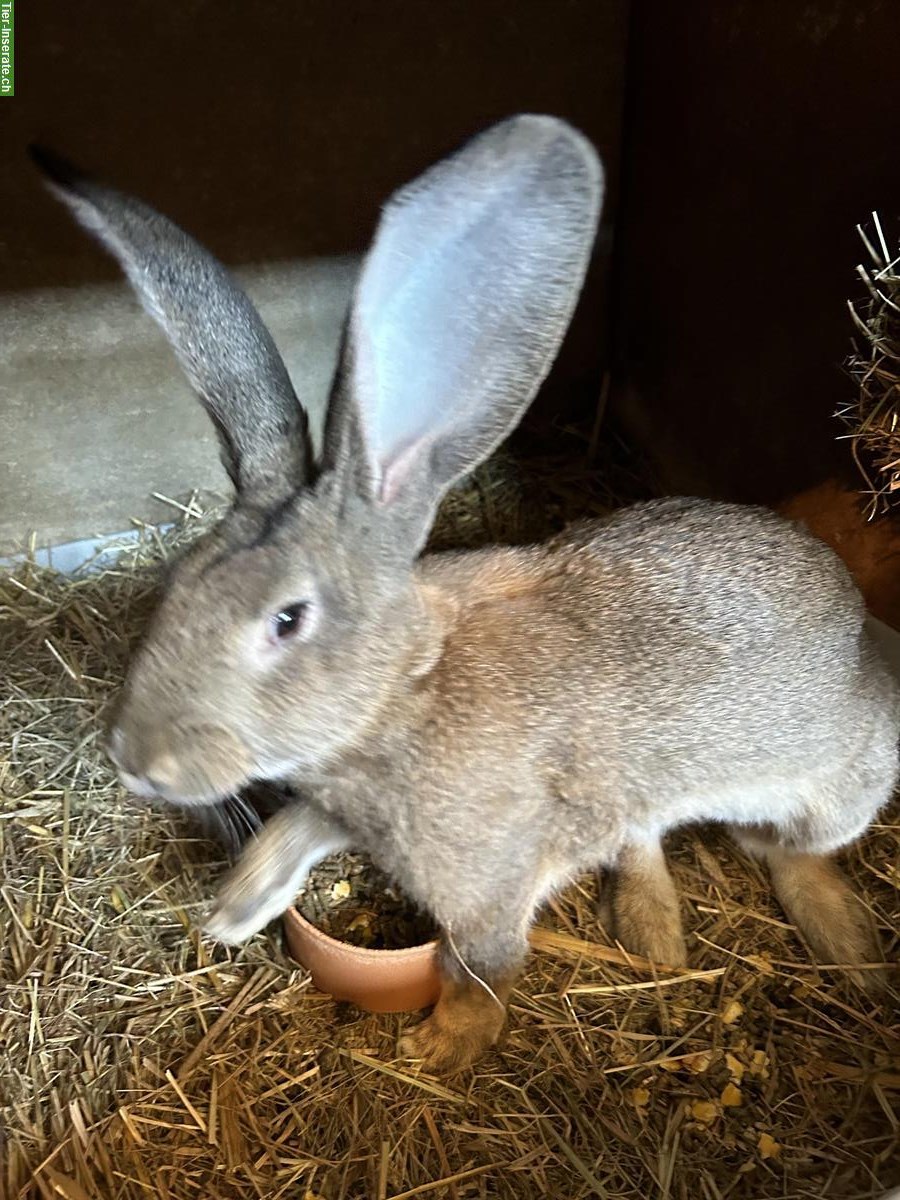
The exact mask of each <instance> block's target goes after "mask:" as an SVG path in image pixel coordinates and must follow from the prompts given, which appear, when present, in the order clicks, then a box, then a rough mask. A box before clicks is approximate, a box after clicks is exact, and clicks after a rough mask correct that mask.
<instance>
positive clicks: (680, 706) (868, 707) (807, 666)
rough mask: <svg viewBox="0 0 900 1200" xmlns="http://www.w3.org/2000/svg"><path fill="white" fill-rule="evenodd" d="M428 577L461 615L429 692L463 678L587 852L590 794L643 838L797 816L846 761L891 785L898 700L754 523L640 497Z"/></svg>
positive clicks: (841, 598)
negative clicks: (562, 808)
mask: <svg viewBox="0 0 900 1200" xmlns="http://www.w3.org/2000/svg"><path fill="white" fill-rule="evenodd" d="M426 561H427V560H426ZM427 573H428V574H429V575H431V576H432V577H433V578H434V579H435V580H436V581H437V582H439V583H441V584H443V586H444V587H446V588H448V589H449V590H452V591H455V592H456V595H457V597H458V599H459V601H460V603H461V604H462V605H463V608H464V615H463V618H462V620H461V623H460V625H459V627H458V629H457V631H456V634H455V635H454V641H455V642H456V649H455V651H454V650H453V649H452V648H451V651H450V658H451V660H452V662H453V669H452V670H451V671H450V672H448V674H447V676H446V677H445V678H446V683H445V685H444V686H452V682H451V681H452V680H453V679H458V680H460V681H463V680H464V681H465V689H466V694H467V697H468V699H469V701H470V707H469V709H468V711H469V714H470V720H471V721H472V722H475V721H477V719H478V716H477V713H476V712H475V711H473V707H472V706H473V704H474V701H473V697H479V696H480V697H483V698H489V703H490V706H491V711H492V712H494V713H496V712H501V711H502V712H503V713H504V714H505V717H504V721H505V723H506V724H507V727H508V728H510V729H511V728H513V727H515V728H516V729H517V733H518V736H517V738H516V739H515V740H517V741H518V742H519V744H520V746H521V748H522V749H521V752H522V753H523V754H524V755H525V756H526V757H530V758H532V759H533V760H534V762H535V764H536V767H537V769H539V770H542V771H544V772H545V774H547V775H549V776H550V777H551V778H552V779H553V780H554V786H555V787H556V789H557V791H558V792H559V793H560V794H562V793H564V794H565V798H566V801H567V805H568V809H567V813H568V816H567V819H568V820H569V821H572V820H575V819H576V816H575V814H576V812H577V810H578V809H579V808H581V809H582V817H583V818H584V820H585V827H584V834H585V837H587V836H588V830H589V826H590V822H591V821H593V820H594V819H595V816H594V815H592V812H593V813H596V806H597V800H596V797H597V794H598V793H601V794H604V795H605V796H606V797H607V800H606V801H604V803H607V811H608V815H609V816H610V818H613V812H612V811H611V809H610V807H609V806H612V808H614V809H615V810H616V812H617V813H619V814H620V815H621V820H618V819H617V820H616V824H617V825H619V826H622V823H623V822H626V821H627V823H629V824H631V825H633V826H636V827H639V826H641V825H644V826H646V827H647V828H648V829H650V828H654V829H658V828H659V827H660V826H661V825H662V826H666V827H671V826H673V825H676V824H680V823H682V822H683V821H688V820H697V819H721V820H728V821H737V822H742V821H744V822H748V823H758V822H759V821H760V820H763V819H779V820H784V819H787V818H788V817H790V815H791V814H792V813H797V814H801V813H803V812H805V811H806V810H807V809H808V807H809V804H810V803H811V802H812V801H811V797H812V796H813V794H815V795H816V796H819V795H821V794H823V793H822V788H821V787H820V786H819V782H820V780H821V778H824V777H825V776H826V775H827V776H829V779H831V782H830V783H829V784H828V786H829V787H831V788H832V790H835V789H839V787H840V786H841V785H839V784H838V783H837V782H836V780H837V779H838V775H839V773H840V772H839V771H838V768H839V767H840V764H842V763H845V762H854V763H856V762H858V761H862V760H866V761H867V762H868V763H869V765H870V766H871V768H872V770H873V771H874V774H875V775H876V776H877V779H878V782H877V785H876V786H877V787H878V788H880V789H881V790H882V791H883V790H884V787H885V786H887V788H888V790H889V789H890V784H891V782H892V778H893V772H894V771H895V770H896V757H897V752H896V746H897V737H898V731H900V697H898V689H897V686H896V684H895V682H894V680H893V678H892V677H891V676H890V674H889V672H888V671H887V670H886V668H885V667H884V665H883V663H882V662H881V660H880V658H879V657H878V656H877V654H875V652H874V650H873V648H872V647H871V646H870V644H869V641H868V637H867V634H866V632H865V629H864V607H863V603H862V600H861V597H860V595H859V593H858V591H857V589H856V587H855V585H854V584H853V581H852V580H851V578H850V576H849V573H848V572H847V570H846V569H845V567H844V565H843V564H842V562H841V561H840V559H839V558H838V557H837V556H836V555H835V554H834V553H833V552H832V551H831V550H830V549H829V548H828V547H827V546H826V545H825V544H824V543H822V542H820V541H818V540H817V539H815V538H814V537H812V536H811V535H810V534H808V533H806V532H805V531H804V530H803V529H801V528H800V527H797V526H794V525H793V524H791V523H789V522H787V521H785V520H783V519H782V518H779V517H778V516H776V515H775V514H773V513H771V512H769V511H767V510H763V509H754V508H746V507H742V506H735V505H728V504H718V503H712V502H708V501H699V500H682V499H672V500H662V501H651V502H649V503H646V504H641V505H636V506H634V507H632V508H629V509H625V510H622V511H621V512H619V513H617V514H615V515H614V516H613V517H611V518H610V519H608V520H605V521H600V522H586V523H584V524H581V525H579V526H576V527H574V528H572V529H570V530H568V531H566V532H565V533H564V534H562V535H561V536H560V537H558V538H557V539H556V540H555V541H553V542H551V543H548V544H547V545H546V546H543V547H535V548H532V549H527V550H509V551H497V552H493V553H491V552H485V553H483V554H482V553H479V554H476V555H470V556H461V557H459V558H450V559H448V560H446V561H444V562H439V561H437V562H434V563H433V564H432V566H431V567H430V568H428V570H427ZM467 597H468V598H469V599H468V601H467V599H466V598H467ZM467 603H468V604H469V608H468V611H466V605H467ZM452 707H453V711H455V712H457V713H459V712H461V711H462V712H465V711H466V708H465V706H464V705H462V704H456V705H454V706H452ZM492 727H494V728H496V722H493V723H492ZM472 732H473V733H474V730H472ZM500 741H501V743H502V745H503V752H504V754H506V755H507V756H508V755H509V751H510V740H509V739H508V738H501V739H500ZM836 771H837V772H838V774H837V775H836V774H835V772H836ZM832 777H833V778H832ZM885 780H886V781H887V783H886V785H885ZM849 790H850V791H852V790H853V789H852V788H850V789H849ZM835 803H836V804H838V807H839V806H840V804H841V803H843V801H842V800H840V799H839V798H835ZM870 815H871V814H870V813H869V812H867V813H866V816H865V818H864V819H869V817H870ZM798 819H799V816H798ZM837 819H838V823H839V824H840V822H841V821H843V820H845V818H844V817H840V818H837ZM578 823H579V824H580V823H581V822H580V821H578Z"/></svg>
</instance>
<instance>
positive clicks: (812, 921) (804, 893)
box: [732, 828, 883, 987]
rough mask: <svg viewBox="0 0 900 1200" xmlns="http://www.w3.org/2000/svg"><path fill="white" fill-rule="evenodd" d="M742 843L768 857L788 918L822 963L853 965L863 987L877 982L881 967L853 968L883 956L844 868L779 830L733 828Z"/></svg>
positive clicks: (853, 973) (855, 978) (851, 974)
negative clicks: (807, 848)
mask: <svg viewBox="0 0 900 1200" xmlns="http://www.w3.org/2000/svg"><path fill="white" fill-rule="evenodd" d="M732 835H733V836H734V838H735V840H736V841H737V842H738V844H739V845H740V846H741V847H742V848H743V849H744V850H745V851H747V853H749V854H751V855H752V856H753V857H755V858H758V859H761V860H762V861H763V862H765V864H766V867H767V868H768V871H769V876H770V878H771V880H772V887H773V889H774V891H775V895H776V896H777V897H778V901H779V903H780V904H781V907H782V908H783V909H784V911H785V913H786V914H787V916H788V919H789V920H790V921H791V922H792V924H794V925H795V926H796V927H797V929H798V931H799V932H800V935H801V937H802V938H803V939H804V940H805V941H806V943H807V945H808V946H809V948H810V950H811V951H812V953H813V957H814V958H815V959H816V960H817V961H818V962H820V963H823V964H828V965H833V966H843V967H846V968H850V969H849V970H848V972H847V973H848V976H849V978H851V979H852V980H853V982H854V983H856V984H857V985H859V986H864V987H876V986H877V985H878V983H879V972H877V971H872V970H867V971H863V970H853V969H852V968H854V967H861V966H862V965H863V964H872V963H880V962H882V961H883V957H882V953H881V949H880V946H879V942H878V936H877V932H876V930H875V925H874V922H873V920H872V919H871V916H870V914H869V912H868V910H867V909H866V907H865V905H864V904H863V902H862V900H861V899H860V898H859V897H858V896H857V894H856V893H855V892H854V890H853V888H852V887H851V886H850V884H849V882H848V881H847V878H846V877H845V875H844V873H843V871H841V869H840V867H838V866H837V864H836V863H835V862H833V861H832V859H831V858H829V857H828V856H827V855H825V854H819V853H813V852H810V851H809V850H805V849H800V848H797V847H796V846H794V845H792V844H791V841H790V839H789V838H788V837H786V836H780V835H779V832H778V831H777V830H775V831H771V832H769V831H763V830H757V829H746V828H737V829H732Z"/></svg>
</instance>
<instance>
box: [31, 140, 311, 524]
mask: <svg viewBox="0 0 900 1200" xmlns="http://www.w3.org/2000/svg"><path fill="white" fill-rule="evenodd" d="M30 153H31V157H32V159H33V160H34V162H35V163H36V164H37V166H38V167H40V169H41V170H42V171H43V173H44V175H45V176H46V177H47V180H48V185H49V187H50V190H51V191H52V192H53V193H54V195H56V196H57V197H58V198H59V199H60V200H62V201H63V203H64V204H66V206H67V207H68V208H69V209H70V210H71V211H72V212H73V213H74V215H75V217H76V218H77V219H78V221H79V222H80V223H81V224H82V225H83V226H84V227H85V228H86V229H87V230H88V231H89V232H90V233H93V234H94V235H95V236H96V237H97V238H98V239H99V240H100V241H101V242H102V243H103V245H104V246H106V248H107V249H108V250H109V251H110V252H111V253H112V254H113V255H114V256H115V257H116V258H117V259H118V260H119V263H120V265H121V266H122V268H123V269H124V271H125V274H126V275H127V276H128V279H129V281H130V282H131V284H132V286H133V288H134V290H135V292H136V293H137V295H138V299H139V300H140V301H141V303H142V304H143V306H144V308H145V309H146V310H147V312H148V313H149V314H150V316H151V317H153V318H154V320H155V321H156V322H157V324H159V325H160V327H161V328H162V330H163V332H164V333H165V334H166V337H167V338H168V340H169V342H170V343H171V345H172V348H173V349H174V351H175V353H176V355H177V356H178V359H179V361H180V363H181V365H182V367H183V368H184V371H185V373H186V375H187V376H188V378H189V380H190V381H191V383H192V384H193V386H194V388H195V390H196V391H197V392H198V394H199V396H200V399H201V400H202V402H203V405H204V407H205V408H206V410H207V412H208V413H209V415H210V417H211V418H212V420H213V424H214V425H215V427H216V432H217V433H218V435H219V441H220V443H221V447H222V460H223V462H224V464H225V468H226V470H227V471H228V474H229V475H230V476H231V479H232V482H233V483H234V485H235V487H236V488H237V490H238V492H239V493H240V494H241V495H242V496H244V497H246V498H249V499H250V500H251V501H252V502H253V503H257V504H261V505H268V504H272V503H276V502H278V501H279V500H281V499H284V498H286V497H287V496H288V495H290V494H291V493H292V492H293V491H295V490H296V489H297V488H299V487H301V486H302V485H303V484H305V483H306V482H308V480H309V477H310V474H311V470H312V453H311V448H310V441H309V433H308V428H307V419H306V413H305V412H304V410H303V408H302V407H301V406H300V403H299V402H298V400H297V397H296V395H295V393H294V389H293V387H292V386H291V381H290V378H289V377H288V373H287V369H286V367H285V365H284V362H283V361H282V359H281V356H280V355H279V353H278V351H277V349H276V348H275V343H274V342H273V341H272V337H271V335H270V333H269V331H268V330H267V329H266V327H265V325H264V324H263V322H262V319H261V318H260V316H259V314H258V313H257V311H256V309H255V308H254V307H253V305H252V304H251V303H250V300H249V299H248V298H247V296H246V295H245V294H244V292H243V291H241V289H240V288H239V287H238V286H237V284H236V283H235V282H234V280H233V279H232V278H231V276H230V275H229V274H228V272H227V271H226V270H225V268H224V267H223V266H222V264H221V263H219V262H218V261H217V260H216V259H215V258H213V256H212V255H211V254H210V253H208V251H206V250H204V249H203V247H202V246H200V245H198V243H197V242H195V241H194V239H193V238H190V237H188V235H187V234H186V233H184V232H183V230H181V229H179V228H178V226H177V225H174V224H173V223H172V222H171V221H169V220H168V219H167V218H166V217H164V216H162V215H161V214H160V213H157V212H155V211H154V210H153V209H152V208H150V207H148V206H147V205H146V204H143V203H142V202H141V201H140V200H136V199H134V198H133V197H131V196H126V195H124V194H122V193H121V192H117V191H115V190H113V189H112V188H110V187H106V186H105V185H103V184H101V183H98V182H96V181H95V180H93V179H89V178H87V177H86V176H84V175H83V174H82V173H81V172H79V171H78V170H77V169H76V168H75V167H73V166H72V165H71V164H70V163H67V162H66V161H65V160H64V159H62V158H60V157H59V156H57V155H55V154H53V153H51V152H50V151H48V150H45V149H41V148H39V147H37V146H32V147H30Z"/></svg>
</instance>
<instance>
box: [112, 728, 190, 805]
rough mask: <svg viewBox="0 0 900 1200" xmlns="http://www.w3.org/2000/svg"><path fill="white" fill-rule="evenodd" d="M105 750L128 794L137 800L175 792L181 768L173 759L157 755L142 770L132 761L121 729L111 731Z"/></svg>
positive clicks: (170, 756) (171, 756) (166, 754)
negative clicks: (136, 797) (169, 791)
mask: <svg viewBox="0 0 900 1200" xmlns="http://www.w3.org/2000/svg"><path fill="white" fill-rule="evenodd" d="M106 748H107V752H108V754H109V757H110V759H111V760H112V762H113V764H114V765H115V766H116V768H117V769H118V772H119V778H120V779H121V781H122V784H123V786H124V787H126V788H127V789H128V791H129V792H133V793H134V795H136V796H154V795H164V794H165V793H166V791H168V790H170V789H174V785H175V783H176V781H177V778H178V764H177V762H176V760H175V758H174V756H173V755H171V754H168V753H162V754H158V755H157V756H156V757H155V758H153V759H152V760H151V761H150V762H149V763H148V764H146V766H139V765H138V764H137V763H135V762H133V761H131V759H130V758H129V755H128V749H127V744H126V739H125V734H124V733H123V732H122V730H121V728H120V727H119V726H118V725H117V726H115V728H113V729H112V730H111V731H110V735H109V738H108V740H107V746H106Z"/></svg>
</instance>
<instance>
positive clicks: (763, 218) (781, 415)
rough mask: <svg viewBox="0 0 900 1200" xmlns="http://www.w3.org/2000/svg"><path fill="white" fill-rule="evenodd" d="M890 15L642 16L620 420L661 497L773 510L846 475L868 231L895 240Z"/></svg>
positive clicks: (899, 21) (633, 108)
mask: <svg viewBox="0 0 900 1200" xmlns="http://www.w3.org/2000/svg"><path fill="white" fill-rule="evenodd" d="M898 47H900V4H898V3H897V2H896V0H883V2H881V3H879V2H877V0H844V2H842V0H828V2H822V0H819V2H815V3H803V4H792V3H785V2H784V0H778V2H775V0H753V2H747V0H744V2H741V0H729V2H728V3H721V0H692V2H691V3H690V4H688V5H681V4H673V3H667V2H654V0H643V2H642V3H638V4H635V5H634V8H633V23H632V30H631V52H630V57H629V77H628V101H627V103H628V109H627V114H628V115H627V125H626V138H627V166H626V168H625V171H624V183H623V200H622V203H623V221H622V223H621V226H620V233H622V234H624V237H623V240H622V255H621V260H620V265H621V280H620V284H621V290H620V316H621V322H622V324H621V330H622V335H623V336H622V340H621V341H622V350H623V356H624V357H625V359H626V360H627V362H628V365H629V368H630V371H631V374H632V379H633V382H634V383H635V384H636V385H637V388H638V392H639V394H638V397H637V398H636V399H633V400H632V401H631V402H630V403H622V402H620V404H619V413H620V415H621V416H622V417H623V418H624V419H625V421H626V423H627V424H628V426H629V427H630V428H631V429H632V430H633V431H634V432H635V433H636V435H637V436H638V438H639V439H640V440H641V442H642V444H644V445H645V446H648V447H649V448H650V449H651V450H652V451H653V452H654V453H655V455H656V457H657V459H658V460H659V461H660V463H661V465H662V467H663V470H664V476H665V482H666V484H667V486H668V487H669V488H671V489H673V490H687V491H701V492H708V493H713V494H724V495H730V496H735V497H738V498H743V499H761V500H772V499H777V498H778V497H779V496H781V495H784V494H785V493H787V492H790V491H792V490H795V489H796V488H799V487H802V486H805V485H806V484H807V483H811V482H814V481H815V480H816V479H819V478H822V477H824V476H825V475H826V474H827V473H828V472H829V470H831V469H832V468H833V467H834V465H835V464H838V465H842V466H845V465H846V464H847V462H848V451H847V448H846V444H843V446H838V445H836V443H835V442H834V440H833V439H834V435H835V434H836V433H837V432H839V429H838V426H837V425H836V423H835V422H834V421H833V420H832V419H831V413H832V412H833V410H834V409H835V407H836V405H837V404H838V403H840V402H841V401H842V400H845V399H846V398H847V397H848V396H850V395H851V394H852V390H851V386H850V384H849V381H848V380H847V379H846V378H845V377H844V376H843V375H842V373H841V371H840V369H839V365H840V363H841V362H842V360H843V358H844V356H845V354H846V353H847V351H848V349H849V339H850V336H851V326H850V323H849V320H848V317H847V310H846V300H847V297H848V296H850V295H851V294H853V292H854V290H855V288H856V286H857V285H856V282H855V277H854V266H855V264H856V263H857V262H858V261H859V260H860V243H859V241H858V238H857V235H856V232H855V226H856V223H857V222H860V221H865V220H866V219H867V217H868V214H869V213H870V211H871V210H872V209H873V208H877V209H878V210H879V211H880V212H881V214H882V217H883V218H886V219H890V221H891V222H892V224H893V229H894V232H895V235H896V233H897V232H898V231H900V226H898V224H896V223H895V219H896V218H897V216H898V212H900V71H898V67H897V50H898Z"/></svg>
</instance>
